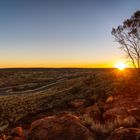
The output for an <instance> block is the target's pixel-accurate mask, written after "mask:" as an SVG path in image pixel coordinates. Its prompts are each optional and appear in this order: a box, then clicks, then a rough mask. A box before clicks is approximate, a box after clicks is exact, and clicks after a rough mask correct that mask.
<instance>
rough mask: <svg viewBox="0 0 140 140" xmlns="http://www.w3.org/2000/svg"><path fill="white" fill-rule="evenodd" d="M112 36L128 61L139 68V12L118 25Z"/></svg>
mask: <svg viewBox="0 0 140 140" xmlns="http://www.w3.org/2000/svg"><path fill="white" fill-rule="evenodd" d="M112 35H113V36H114V37H115V41H117V42H118V43H119V44H120V45H121V47H120V48H121V49H122V50H124V52H125V54H126V56H127V58H128V59H130V62H131V63H132V64H133V66H134V67H135V68H136V70H139V68H140V11H137V12H135V13H134V14H133V16H131V18H130V19H127V20H125V21H124V22H123V25H119V26H118V27H117V28H113V29H112Z"/></svg>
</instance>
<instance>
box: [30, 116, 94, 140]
mask: <svg viewBox="0 0 140 140" xmlns="http://www.w3.org/2000/svg"><path fill="white" fill-rule="evenodd" d="M28 137H29V139H30V140H94V138H93V137H92V135H91V133H90V131H89V130H88V129H87V128H86V127H85V126H83V125H82V123H81V122H80V120H79V119H78V118H77V117H76V116H74V115H71V114H61V115H56V116H51V117H45V118H43V119H40V120H37V121H35V122H33V123H32V125H31V130H30V132H29V135H28Z"/></svg>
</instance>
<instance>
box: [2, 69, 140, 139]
mask: <svg viewBox="0 0 140 140" xmlns="http://www.w3.org/2000/svg"><path fill="white" fill-rule="evenodd" d="M0 72H1V76H0V87H1V88H0V91H1V96H0V112H1V114H0V130H1V135H0V136H1V139H2V140H6V139H13V140H26V139H29V140H46V139H48V140H56V139H58V137H59V139H64V140H67V139H71V140H74V139H77V140H78V139H83V140H104V139H105V140H106V139H108V140H122V139H124V140H128V139H136V140H138V139H140V130H139V127H140V96H139V91H140V85H139V78H138V76H137V75H134V74H135V71H134V69H125V70H124V71H120V70H118V69H113V68H112V69H41V68H40V69H1V71H0ZM11 73H12V74H11ZM5 79H6V80H5ZM132 81H133V82H132ZM25 83H26V84H25Z"/></svg>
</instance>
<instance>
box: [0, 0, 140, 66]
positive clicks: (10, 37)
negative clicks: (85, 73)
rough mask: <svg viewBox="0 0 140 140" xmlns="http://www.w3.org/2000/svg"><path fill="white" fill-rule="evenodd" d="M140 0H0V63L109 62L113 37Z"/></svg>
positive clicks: (115, 52) (115, 54)
mask: <svg viewBox="0 0 140 140" xmlns="http://www.w3.org/2000/svg"><path fill="white" fill-rule="evenodd" d="M136 10H140V1H139V0H133V1H132V0H117V1H116V0H3V1H0V21H1V22H0V67H111V66H113V65H114V64H115V63H116V62H117V61H120V59H122V56H123V54H122V52H121V51H120V50H119V49H118V48H117V47H118V44H117V43H115V42H114V41H113V37H112V36H111V29H112V27H116V26H118V25H120V24H121V23H122V22H123V21H124V19H127V18H129V17H130V16H131V15H132V14H133V13H134V12H135V11H136Z"/></svg>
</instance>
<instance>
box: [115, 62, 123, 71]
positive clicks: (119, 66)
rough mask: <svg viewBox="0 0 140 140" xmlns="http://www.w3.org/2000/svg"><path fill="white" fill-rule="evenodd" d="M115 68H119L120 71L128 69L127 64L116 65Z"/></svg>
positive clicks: (119, 63)
mask: <svg viewBox="0 0 140 140" xmlns="http://www.w3.org/2000/svg"><path fill="white" fill-rule="evenodd" d="M115 68H118V69H119V70H124V69H125V68H126V64H125V63H124V62H118V63H117V64H116V65H115Z"/></svg>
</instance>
